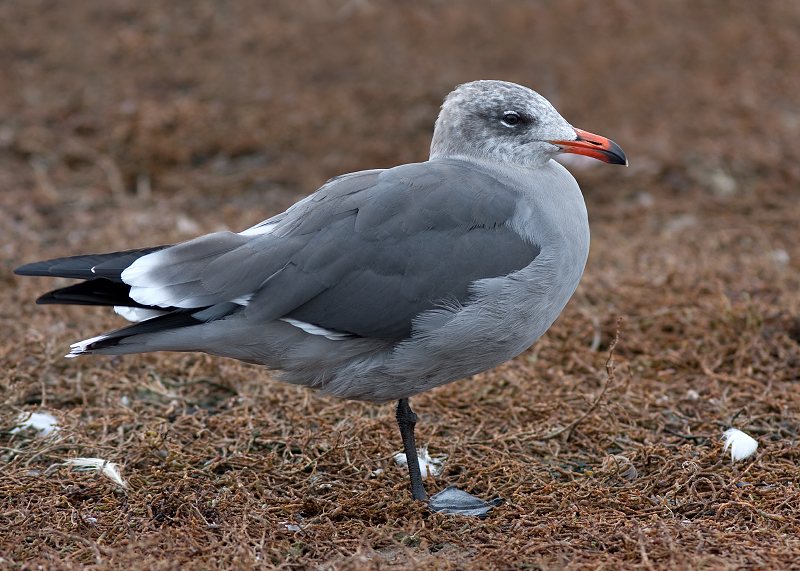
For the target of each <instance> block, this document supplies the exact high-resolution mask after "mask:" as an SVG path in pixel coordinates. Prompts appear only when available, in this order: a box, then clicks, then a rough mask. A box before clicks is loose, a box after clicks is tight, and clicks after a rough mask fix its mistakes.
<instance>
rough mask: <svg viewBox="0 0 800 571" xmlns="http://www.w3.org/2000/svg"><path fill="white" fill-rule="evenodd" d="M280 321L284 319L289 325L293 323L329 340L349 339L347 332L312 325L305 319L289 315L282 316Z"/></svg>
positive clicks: (307, 331) (310, 333) (311, 333)
mask: <svg viewBox="0 0 800 571" xmlns="http://www.w3.org/2000/svg"><path fill="white" fill-rule="evenodd" d="M281 321H285V322H286V323H288V324H289V325H294V326H295V327H297V328H298V329H302V330H303V331H305V332H306V333H308V334H309V335H321V336H323V337H326V338H328V339H330V340H331V341H341V340H343V339H349V338H350V334H349V333H341V332H339V331H331V330H329V329H325V328H324V327H320V326H318V325H313V324H311V323H306V322H305V321H300V320H299V319H291V318H290V317H284V318H282V319H281Z"/></svg>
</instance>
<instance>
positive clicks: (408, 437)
mask: <svg viewBox="0 0 800 571" xmlns="http://www.w3.org/2000/svg"><path fill="white" fill-rule="evenodd" d="M396 417H397V425H398V426H399V427H400V436H401V437H402V438H403V449H404V450H405V453H406V459H407V460H408V475H409V476H411V494H412V495H413V496H414V499H415V500H421V501H423V502H424V501H427V499H428V495H427V494H426V493H425V486H423V485H422V473H421V472H420V470H419V458H418V457H417V445H416V443H415V442H414V426H416V424H417V415H416V414H414V411H413V410H411V407H410V406H409V404H408V399H400V400H399V401H397V413H396Z"/></svg>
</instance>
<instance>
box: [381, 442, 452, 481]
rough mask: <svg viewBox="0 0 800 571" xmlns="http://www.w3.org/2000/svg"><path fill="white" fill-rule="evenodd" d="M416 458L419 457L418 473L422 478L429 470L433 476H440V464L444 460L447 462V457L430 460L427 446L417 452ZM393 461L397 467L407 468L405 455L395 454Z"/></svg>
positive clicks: (401, 453)
mask: <svg viewBox="0 0 800 571" xmlns="http://www.w3.org/2000/svg"><path fill="white" fill-rule="evenodd" d="M417 456H418V457H419V471H420V472H421V473H422V477H423V478H427V477H428V471H429V470H430V473H431V474H433V475H434V476H438V475H439V474H441V473H442V464H443V463H444V461H445V460H447V456H437V457H436V458H431V457H430V455H429V454H428V447H427V446H423V447H422V448H420V449H419V450H417ZM394 461H395V462H397V465H398V466H400V467H401V468H403V467H405V466H408V458H406V455H405V453H403V452H400V453H398V454H395V455H394Z"/></svg>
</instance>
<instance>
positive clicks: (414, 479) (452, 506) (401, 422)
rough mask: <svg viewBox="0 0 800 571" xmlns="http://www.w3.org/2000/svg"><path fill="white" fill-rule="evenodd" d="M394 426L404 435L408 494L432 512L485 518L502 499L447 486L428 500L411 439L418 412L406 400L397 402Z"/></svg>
mask: <svg viewBox="0 0 800 571" xmlns="http://www.w3.org/2000/svg"><path fill="white" fill-rule="evenodd" d="M396 416H397V425H398V426H399V427H400V436H402V437H403V448H404V449H405V452H406V459H407V460H408V475H409V476H411V494H412V495H413V496H414V499H415V500H419V501H423V502H426V503H427V504H428V508H429V509H430V510H431V511H432V512H442V513H453V514H463V515H473V516H478V517H481V518H484V517H486V514H487V513H488V512H489V510H491V509H492V506H499V505H501V504H502V503H503V500H501V499H499V498H498V499H497V500H492V501H491V502H485V501H483V500H481V499H479V498H476V497H475V496H472V495H470V494H468V493H467V492H464V491H461V490H459V489H458V488H456V487H455V486H449V487H447V488H445V489H444V490H442V491H441V492H439V493H438V494H436V495H435V496H433V497H432V498H431V499H430V500H428V496H427V494H426V493H425V487H424V486H423V485H422V472H421V471H420V469H419V457H418V456H417V445H416V443H415V442H414V426H416V424H417V415H416V414H414V411H413V410H411V407H410V406H409V404H408V399H400V400H399V401H397V413H396Z"/></svg>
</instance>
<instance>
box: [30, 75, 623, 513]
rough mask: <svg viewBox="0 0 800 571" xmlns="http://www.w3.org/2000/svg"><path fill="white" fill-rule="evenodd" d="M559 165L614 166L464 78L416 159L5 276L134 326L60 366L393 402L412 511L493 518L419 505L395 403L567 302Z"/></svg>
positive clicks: (54, 300)
mask: <svg viewBox="0 0 800 571" xmlns="http://www.w3.org/2000/svg"><path fill="white" fill-rule="evenodd" d="M559 153H576V154H579V155H586V156H589V157H592V158H595V159H599V160H601V161H604V162H606V163H610V164H623V165H627V159H626V157H625V154H624V153H623V151H622V149H620V147H619V146H618V145H617V144H616V143H614V142H613V141H611V140H609V139H607V138H605V137H601V136H598V135H594V134H592V133H588V132H586V131H582V130H580V129H576V128H574V127H572V126H571V125H570V124H569V123H568V122H567V121H566V120H565V119H564V118H562V117H561V115H559V114H558V112H557V111H556V110H555V109H554V108H553V106H552V105H551V104H550V103H549V102H548V101H547V100H546V99H545V98H544V97H542V96H541V95H539V94H537V93H536V92H534V91H532V90H530V89H528V88H527V87H523V86H521V85H517V84H514V83H508V82H504V81H493V80H483V81H474V82H470V83H465V84H462V85H459V86H458V87H456V89H455V90H454V91H452V92H451V93H450V94H449V95H448V96H447V97H446V98H445V100H444V103H443V104H442V107H441V111H440V113H439V116H438V118H437V119H436V123H435V127H434V132H433V139H432V142H431V148H430V158H429V159H428V160H427V161H425V162H421V163H413V164H405V165H400V166H396V167H393V168H389V169H373V170H366V171H360V172H355V173H350V174H345V175H341V176H338V177H335V178H332V179H331V180H329V181H328V182H326V183H325V184H324V185H323V186H322V187H320V188H319V189H318V190H317V191H316V192H314V193H313V194H311V195H309V196H308V197H306V198H305V199H303V200H301V201H299V202H297V203H296V204H294V205H293V206H291V207H290V208H289V209H288V210H286V211H285V212H283V213H281V214H278V215H277V216H273V217H272V218H269V219H268V220H265V221H263V222H261V223H259V224H257V225H255V226H253V227H252V228H248V229H246V230H244V231H242V232H239V233H234V232H215V233H212V234H207V235H205V236H200V237H198V238H195V239H193V240H189V241H188V242H183V243H181V244H177V245H163V246H155V247H147V248H140V249H134V250H126V251H121V252H114V253H109V254H95V255H83V256H75V257H68V258H58V259H53V260H47V261H43V262H36V263H32V264H27V265H24V266H21V267H19V268H17V269H16V270H15V273H16V274H18V275H23V276H58V277H63V278H75V279H79V280H83V281H81V282H79V283H76V284H74V285H71V286H68V287H64V288H61V289H56V290H54V291H51V292H49V293H46V294H44V295H43V296H41V297H40V298H39V299H38V300H37V303H39V304H77V305H102V306H111V307H114V309H115V311H116V312H117V313H118V314H120V315H121V316H122V317H125V318H126V319H128V320H130V321H135V322H136V323H134V324H132V325H129V326H127V327H124V328H122V329H118V330H116V331H112V332H110V333H104V334H102V335H98V336H96V337H92V338H90V339H86V340H84V341H80V342H78V343H75V344H73V345H72V350H71V352H70V353H69V354H68V355H67V357H77V356H79V355H86V354H100V355H122V354H131V353H147V352H152V351H202V352H205V353H208V354H211V355H218V356H222V357H230V358H234V359H239V360H241V361H246V362H248V363H256V364H259V365H263V366H265V367H266V368H268V369H270V370H274V371H277V372H278V373H277V374H278V376H279V377H280V378H281V379H282V380H284V381H286V382H289V383H294V384H298V385H303V386H306V387H310V388H312V389H317V390H319V391H320V392H321V393H322V394H325V395H333V396H337V397H340V398H344V399H354V400H360V401H367V402H372V403H379V404H380V403H386V402H389V401H397V408H396V418H397V423H398V426H399V428H400V435H401V437H402V441H403V448H404V450H405V453H406V456H407V459H408V469H409V475H410V481H411V492H412V497H413V499H414V500H420V501H424V502H427V505H428V507H429V509H430V510H432V511H434V512H445V513H461V514H470V515H478V516H482V517H483V516H485V514H486V512H487V511H488V510H489V509H491V507H492V505H497V504H496V503H494V504H493V503H490V502H485V501H483V500H481V499H479V498H476V497H473V496H472V495H470V494H468V493H467V492H463V491H461V490H458V489H457V488H455V487H454V486H451V487H448V488H446V489H445V490H443V491H442V492H440V493H439V494H436V495H435V496H433V497H432V498H430V499H429V498H428V496H427V494H426V492H425V488H424V486H423V482H422V477H421V474H420V468H419V460H418V457H417V451H416V445H415V439H414V427H415V425H416V422H417V416H416V414H415V413H414V412H413V411H412V410H411V407H410V405H409V400H408V399H409V398H410V397H412V396H414V395H416V394H419V393H421V392H423V391H427V390H430V389H432V388H434V387H438V386H441V385H444V384H446V383H450V382H453V381H457V380H459V379H463V378H465V377H469V376H471V375H475V374H478V373H481V372H484V371H487V370H489V369H491V368H492V367H495V366H497V365H500V364H502V363H504V362H506V361H508V360H509V359H512V358H513V357H515V356H517V355H519V354H520V353H522V352H523V351H525V350H526V349H527V348H528V347H530V346H531V344H533V343H534V342H535V341H536V340H537V339H539V337H541V336H542V335H543V334H544V333H545V331H547V329H548V328H549V327H550V325H551V324H552V323H553V322H554V321H555V319H556V318H557V317H558V315H559V314H560V313H561V311H562V310H563V309H564V307H565V305H566V304H567V302H568V301H569V299H570V297H572V294H573V293H574V292H575V289H576V288H577V286H578V282H579V281H580V279H581V276H582V274H583V270H584V267H585V265H586V259H587V256H588V253H589V222H588V218H587V213H586V205H585V204H584V200H583V195H582V194H581V190H580V188H579V187H578V184H577V182H576V181H575V179H574V178H573V177H572V175H570V174H569V172H568V171H567V170H566V169H565V168H564V167H563V166H561V165H560V164H558V163H557V162H556V161H555V160H553V158H554V157H555V156H556V155H558V154H559Z"/></svg>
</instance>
